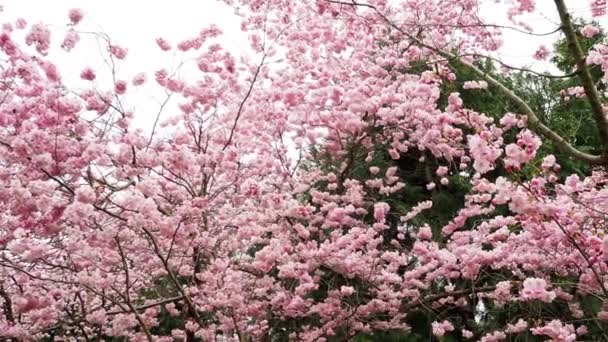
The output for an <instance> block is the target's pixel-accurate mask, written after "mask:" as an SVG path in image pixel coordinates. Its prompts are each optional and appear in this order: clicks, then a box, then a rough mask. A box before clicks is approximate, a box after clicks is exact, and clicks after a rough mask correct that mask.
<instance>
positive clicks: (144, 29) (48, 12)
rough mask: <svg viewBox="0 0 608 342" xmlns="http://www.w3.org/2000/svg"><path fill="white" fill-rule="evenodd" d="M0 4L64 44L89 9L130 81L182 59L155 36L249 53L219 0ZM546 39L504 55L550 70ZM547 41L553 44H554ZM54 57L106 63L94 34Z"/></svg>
mask: <svg viewBox="0 0 608 342" xmlns="http://www.w3.org/2000/svg"><path fill="white" fill-rule="evenodd" d="M294 1H297V0H294ZM488 3H489V5H487V6H485V7H484V8H483V10H482V16H485V17H488V18H491V19H492V21H499V22H502V23H504V24H509V23H508V22H507V21H506V18H505V17H504V15H503V13H505V11H504V8H502V7H497V5H495V4H492V3H493V1H488ZM536 3H537V7H538V8H539V13H538V14H535V15H533V16H528V17H526V21H527V22H529V24H530V25H531V26H533V27H538V30H537V32H546V31H551V30H553V29H555V28H556V27H557V26H558V25H557V13H556V11H555V7H554V3H553V0H536ZM0 4H2V5H3V6H4V12H3V13H2V14H1V15H2V16H3V18H4V20H3V21H8V20H11V21H12V20H14V19H15V18H18V17H24V18H25V19H27V20H28V23H35V22H44V23H47V24H50V25H52V27H53V29H54V33H55V34H56V36H55V37H54V39H55V45H58V44H60V43H59V42H60V41H61V39H62V33H61V32H62V31H63V32H65V30H66V24H67V22H68V20H67V11H68V10H69V9H70V8H76V7H77V8H81V9H82V10H83V11H84V12H85V19H84V20H83V22H82V25H79V29H81V30H90V31H94V32H100V31H103V32H105V33H107V34H108V35H109V36H110V37H112V39H113V41H114V42H115V43H117V44H119V45H122V46H125V47H128V48H129V52H130V53H129V56H128V59H127V62H125V64H124V65H125V67H123V69H124V70H119V76H120V78H124V79H128V80H129V79H130V77H132V76H133V74H135V73H137V72H147V73H148V74H149V75H150V74H151V73H153V72H154V71H155V70H158V69H160V68H161V67H171V66H173V67H175V66H176V65H177V64H178V63H179V62H180V61H181V60H176V59H175V57H174V56H173V53H172V52H169V53H166V52H161V51H160V49H159V48H158V47H157V46H156V44H155V42H154V39H155V38H157V37H163V38H166V39H167V40H169V41H171V42H173V43H175V42H179V41H181V40H183V39H186V38H190V37H192V36H195V35H196V34H197V33H198V32H199V31H200V29H201V28H203V27H205V26H208V25H209V24H212V23H215V24H217V25H218V26H219V27H220V28H221V29H222V30H223V31H224V35H223V36H222V39H221V42H222V44H223V45H224V46H225V47H226V48H228V49H230V50H231V51H232V52H233V53H235V54H236V55H242V54H245V53H246V51H247V46H248V44H247V39H246V37H245V35H244V33H243V32H242V31H241V30H240V20H239V18H238V17H236V15H234V13H233V11H232V9H230V8H229V7H228V6H227V5H225V4H224V3H223V2H221V1H217V0H173V1H160V0H154V1H143V0H0ZM567 4H568V5H569V7H570V9H571V12H572V13H573V14H574V15H575V16H577V15H581V14H583V13H588V11H589V1H587V0H568V1H567ZM600 21H602V20H600ZM604 21H605V20H604ZM553 37H557V36H555V35H554V36H553ZM543 40H544V41H546V40H547V38H546V37H544V38H534V37H530V36H525V35H521V34H518V33H515V32H507V33H506V35H505V42H504V43H505V45H504V48H503V49H502V50H501V53H500V56H501V58H503V59H504V60H505V61H507V62H508V63H509V64H512V65H518V66H523V65H533V66H534V67H535V68H537V69H546V68H547V66H546V65H543V64H542V63H539V62H536V61H534V60H533V59H532V58H531V56H532V55H533V54H534V51H535V50H536V48H537V47H538V46H539V44H540V43H541V42H542V41H543ZM546 45H547V46H549V47H550V43H549V44H546ZM50 58H51V60H53V61H54V62H55V63H57V64H58V65H59V67H60V69H61V70H62V72H63V74H64V78H66V79H67V80H68V81H76V82H78V74H79V73H80V71H81V70H82V68H84V67H85V66H91V67H93V68H99V67H102V66H103V61H102V60H101V59H100V53H99V50H98V47H97V42H96V40H95V39H93V38H92V37H84V36H83V38H82V42H81V43H80V44H79V45H78V46H77V48H76V50H75V51H74V52H73V53H70V54H67V53H65V52H63V51H61V50H60V49H54V50H52V51H51V56H50ZM127 67H128V70H127ZM149 78H150V77H149ZM102 80H103V79H102ZM70 84H71V83H70ZM145 89H146V88H145V87H144V88H142V89H140V90H139V91H138V92H139V93H137V94H131V96H130V97H129V100H130V101H132V103H131V105H132V107H131V109H133V110H135V111H136V112H137V115H138V117H139V118H140V119H143V120H144V122H148V121H149V120H148V119H146V118H145V116H148V117H149V118H151V117H153V116H154V115H155V114H153V113H154V112H155V110H156V108H157V107H158V104H157V103H158V100H159V99H158V98H156V99H154V97H156V96H157V94H154V95H152V94H150V93H147V92H146V90H145ZM138 96H140V97H138ZM144 126H145V124H144Z"/></svg>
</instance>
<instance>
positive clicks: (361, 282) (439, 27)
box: [0, 0, 608, 341]
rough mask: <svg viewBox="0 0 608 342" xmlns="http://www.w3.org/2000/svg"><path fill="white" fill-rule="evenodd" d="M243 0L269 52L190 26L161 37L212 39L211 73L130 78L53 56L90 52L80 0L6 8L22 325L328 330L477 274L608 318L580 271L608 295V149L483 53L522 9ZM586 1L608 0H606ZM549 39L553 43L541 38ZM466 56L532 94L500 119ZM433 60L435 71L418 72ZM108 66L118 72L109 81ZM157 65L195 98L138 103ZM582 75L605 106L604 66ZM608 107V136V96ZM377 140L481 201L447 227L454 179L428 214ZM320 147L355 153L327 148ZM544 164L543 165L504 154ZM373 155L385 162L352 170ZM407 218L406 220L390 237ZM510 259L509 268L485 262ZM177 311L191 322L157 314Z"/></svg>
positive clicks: (352, 328) (254, 42)
mask: <svg viewBox="0 0 608 342" xmlns="http://www.w3.org/2000/svg"><path fill="white" fill-rule="evenodd" d="M226 2H227V3H228V4H230V5H232V6H235V8H238V12H239V13H240V15H241V16H242V19H243V21H242V28H243V30H244V31H245V32H247V34H248V35H249V38H250V43H251V47H252V49H253V51H255V56H254V57H253V58H251V59H248V60H240V59H238V58H236V57H234V56H233V55H232V54H231V53H230V51H227V50H226V49H225V48H224V47H223V46H222V36H221V32H220V30H219V29H218V28H217V27H206V28H203V29H202V30H201V31H200V33H198V34H195V35H193V36H192V37H185V40H183V41H181V42H170V41H167V40H165V39H162V38H159V39H157V40H156V44H158V47H159V48H160V49H161V50H163V51H169V50H172V51H177V53H178V55H179V54H181V53H185V52H186V51H189V52H192V51H196V56H197V58H196V59H195V61H193V62H192V61H191V63H195V65H196V67H197V73H196V74H189V75H188V76H187V77H183V78H179V77H177V76H176V73H174V72H173V70H167V69H163V68H162V66H159V70H158V71H157V72H156V73H155V74H153V75H145V74H137V76H136V77H135V78H134V79H122V78H121V77H122V76H121V74H120V73H118V72H117V71H116V70H115V69H112V70H109V71H108V70H93V69H89V68H87V69H85V70H82V72H81V73H80V77H81V78H82V79H83V80H86V81H91V82H89V83H90V84H88V83H87V84H88V85H87V87H86V88H84V89H80V90H74V89H73V88H71V87H70V85H69V84H65V83H64V82H63V81H62V78H61V75H60V73H59V71H58V68H57V67H56V66H55V65H54V64H53V62H52V61H50V60H48V59H47V58H46V57H45V56H46V54H47V52H48V51H49V49H50V48H52V47H55V46H56V47H62V48H63V49H65V50H68V51H69V50H73V52H72V53H78V49H77V47H78V42H79V41H80V38H81V37H80V36H81V35H82V34H83V33H82V32H80V31H79V29H78V25H80V23H81V21H86V20H87V18H86V16H85V17H84V18H83V13H82V11H80V10H77V9H74V10H71V11H69V16H68V17H66V21H67V22H69V23H70V24H69V26H68V29H67V30H66V31H65V32H64V34H65V36H64V37H61V36H60V37H55V36H54V35H55V31H53V32H51V29H50V28H49V27H47V26H46V25H44V24H33V25H28V24H26V23H25V22H24V21H23V20H20V21H18V22H17V23H7V24H5V25H4V26H3V28H2V32H1V33H0V51H1V59H2V64H1V69H0V98H1V99H2V101H1V104H0V187H1V191H0V279H1V280H0V307H2V308H3V311H2V314H0V337H1V338H17V339H24V340H34V339H36V338H39V337H43V336H48V334H50V333H51V332H52V331H54V330H53V329H56V327H58V326H59V327H70V329H72V330H71V331H66V330H61V331H63V332H62V333H63V334H72V336H80V337H83V336H90V337H93V336H98V335H99V336H101V335H105V336H115V337H127V338H129V339H130V340H133V341H145V340H150V341H151V340H154V341H172V340H174V339H179V338H184V339H186V338H187V336H190V335H194V336H197V337H199V338H201V339H202V340H204V341H212V340H214V339H215V338H216V337H217V336H218V334H220V333H221V334H224V335H227V336H234V337H235V338H237V339H239V340H241V341H246V340H247V339H248V338H250V339H253V340H264V338H266V336H268V335H269V334H270V333H271V332H273V331H274V332H276V330H277V329H278V328H277V327H278V325H277V321H281V322H289V321H290V320H294V321H297V322H307V323H299V324H298V326H296V327H294V328H293V331H291V332H290V335H289V338H290V339H292V340H302V341H323V340H327V339H331V338H332V337H333V336H335V335H336V334H337V333H338V331H340V332H341V333H342V334H344V335H342V336H343V338H351V337H353V336H355V335H357V334H359V333H368V332H373V331H382V330H387V331H388V330H397V331H402V332H404V333H406V332H407V331H408V329H410V327H409V326H408V324H406V319H407V317H408V313H410V312H411V311H412V310H415V309H419V308H421V307H426V306H429V307H432V308H436V309H440V308H442V307H459V306H465V305H467V303H468V301H470V300H471V298H472V296H473V295H475V296H476V297H479V298H484V299H485V300H487V301H489V302H492V303H493V305H497V306H500V305H504V304H505V303H513V302H522V303H527V302H535V303H538V305H549V304H551V303H557V302H559V303H564V304H565V305H566V307H567V308H569V310H570V311H571V315H574V316H575V317H577V315H578V317H580V318H583V317H585V318H587V319H588V320H591V321H593V320H596V321H602V320H608V307H602V308H600V309H599V312H597V313H593V315H591V316H590V315H589V313H587V312H585V313H584V312H582V311H581V310H580V309H579V303H578V298H579V294H584V295H592V296H596V297H598V298H601V299H602V301H603V303H607V302H606V300H608V292H607V286H608V237H606V213H608V187H607V182H608V178H607V177H606V174H605V168H604V165H606V163H607V162H606V161H607V159H606V156H607V155H606V154H601V155H598V156H595V155H590V154H588V153H586V152H582V151H580V150H578V149H577V148H576V147H575V146H572V145H570V144H569V143H568V142H566V141H565V140H564V139H561V138H560V137H559V136H557V135H556V134H555V133H554V132H553V131H551V129H550V128H548V127H546V126H544V125H543V124H541V123H539V120H538V118H537V117H536V115H535V113H534V112H533V111H532V110H531V109H530V108H529V107H526V104H525V103H523V104H521V103H517V101H518V99H519V98H518V97H517V95H515V94H514V93H513V92H511V91H510V90H509V89H507V88H505V87H504V86H503V85H501V84H500V82H498V81H497V80H496V79H494V78H492V77H491V76H488V75H485V74H483V73H482V72H481V71H480V70H479V69H476V66H475V65H476V64H475V62H476V61H479V60H481V59H482V58H483V57H482V56H486V55H490V54H491V53H492V52H493V51H496V50H497V49H499V48H500V46H501V40H502V38H501V36H502V33H503V31H504V30H506V29H507V28H505V27H504V26H499V25H494V24H493V23H492V22H489V21H488V20H486V19H484V18H481V17H480V15H479V11H480V6H481V5H482V3H484V2H485V1H482V0H424V1H422V0H400V1H391V2H389V1H384V0H367V1H366V2H365V3H364V2H363V1H361V2H359V1H356V2H355V1H350V0H343V1H332V0H301V1H291V0H241V1H232V0H226ZM490 2H496V1H494V0H492V1H490ZM555 2H556V4H558V6H557V7H558V8H559V4H560V3H562V2H561V1H559V0H556V1H555ZM508 3H511V5H509V6H512V7H510V9H509V12H508V13H506V15H507V16H508V17H509V18H510V19H511V20H512V21H513V25H514V27H517V28H518V29H520V30H524V31H525V30H528V28H527V27H523V28H522V26H521V23H519V20H520V19H519V17H520V16H521V15H523V14H525V13H531V12H534V11H535V4H534V1H533V0H517V1H514V2H512V1H511V2H508ZM587 3H588V5H589V9H590V10H591V12H592V14H593V15H595V16H601V15H604V14H605V11H606V2H605V1H588V2H587ZM562 4H563V3H562ZM564 25H565V24H564ZM565 27H567V25H566V26H565ZM19 30H25V40H24V41H21V40H18V39H17V38H15V37H16V34H15V33H16V32H18V31H19ZM599 30H600V28H598V27H596V26H594V25H590V26H585V27H584V28H582V29H581V34H582V35H583V36H587V37H592V36H594V35H596V34H598V32H600V31H599ZM564 33H565V34H566V36H568V34H569V33H568V32H567V30H566V29H565V30H564ZM100 37H102V38H100V39H101V43H102V44H105V46H106V48H107V51H106V52H107V56H106V57H107V58H108V59H109V60H111V61H112V65H121V66H124V67H129V53H136V52H135V51H130V50H128V47H123V46H120V45H117V44H116V43H115V41H114V40H112V41H111V42H110V40H109V39H107V40H106V38H107V37H106V38H104V36H100ZM119 38H120V37H113V39H119ZM117 41H119V40H117ZM151 44H154V41H152V42H151ZM548 53H550V51H549V50H548V49H547V48H546V47H541V48H539V50H538V51H537V52H536V54H535V53H534V51H532V52H530V57H531V58H532V56H533V55H534V56H535V57H537V58H539V59H543V58H545V57H546V55H547V54H548ZM607 56H608V47H606V46H605V45H602V44H600V43H598V44H596V45H595V46H594V47H593V48H592V49H591V50H590V51H589V53H588V54H587V55H586V56H585V57H586V62H585V60H582V62H581V63H582V64H581V66H579V69H580V70H584V69H583V66H584V65H599V66H601V69H602V71H606V70H608V57H607ZM455 60H456V61H458V63H460V64H459V65H461V66H463V67H465V68H469V69H470V70H471V71H472V72H473V73H475V72H478V71H479V75H478V77H477V80H474V81H469V82H467V83H466V84H465V86H464V91H467V92H483V91H487V90H488V89H489V88H494V89H499V90H500V91H503V92H504V94H505V96H507V97H508V98H510V99H512V100H513V101H514V102H515V103H517V104H518V105H519V108H520V111H519V112H517V113H503V114H504V115H503V116H502V118H501V119H499V120H497V119H494V118H492V117H490V116H488V115H486V114H485V113H479V112H476V111H474V110H471V109H469V108H466V105H465V103H464V101H463V100H462V97H461V95H460V94H458V93H456V92H454V93H450V94H445V91H444V89H445V88H443V86H444V85H445V84H449V83H450V82H453V81H454V80H456V79H458V77H459V75H457V73H456V71H455V68H454V67H453V64H451V62H453V61H455ZM416 63H423V64H431V65H433V66H434V67H433V68H432V70H433V71H424V72H421V73H409V72H404V71H403V70H407V68H408V67H409V66H411V65H414V64H416ZM132 67H133V68H134V67H136V66H132ZM103 73H106V74H107V73H111V75H112V78H111V79H112V82H111V83H109V84H105V83H103V82H101V83H97V82H92V81H94V80H95V79H96V77H97V76H98V75H101V74H103ZM581 73H582V71H581ZM144 82H154V84H155V85H156V86H158V87H160V88H162V89H164V90H165V91H166V93H167V96H168V97H174V98H177V99H179V100H178V103H179V106H178V107H176V108H170V109H168V108H161V111H160V112H162V113H163V116H162V118H160V120H159V119H157V122H156V123H155V124H154V130H153V131H152V132H144V131H142V130H138V129H135V128H133V125H132V121H133V120H134V119H133V118H134V116H136V115H137V114H138V113H130V112H128V111H127V110H125V107H124V106H123V101H124V100H125V99H127V98H128V97H129V95H130V92H131V91H132V89H135V88H136V87H137V86H139V85H142V84H143V83H144ZM501 87H503V88H504V89H503V88H501ZM567 91H569V94H570V96H579V97H585V98H588V99H589V103H590V104H591V106H592V108H596V107H597V106H596V103H595V102H594V101H596V100H597V99H598V97H597V96H594V93H593V92H594V91H595V93H597V89H596V88H594V87H593V85H588V84H587V83H585V86H581V87H580V88H578V89H568V90H567ZM595 95H597V94H595ZM442 96H444V97H445V98H447V101H443V102H445V103H443V102H442V100H441V99H442ZM519 100H521V99H519ZM597 105H599V106H600V107H597V108H600V111H601V110H602V107H601V105H602V104H601V103H599V102H598V104H597ZM594 106H595V107H594ZM163 109H164V111H163ZM160 112H159V113H160ZM159 116H160V114H159ZM602 117H603V118H602ZM595 118H596V120H597V123H598V127H599V128H598V132H599V134H600V137H601V138H602V139H606V138H608V135H606V134H605V132H608V126H607V125H606V117H605V115H603V114H601V115H597V116H596V117H595ZM602 125H603V126H602ZM513 137H514V138H513ZM560 139H561V141H560ZM546 141H550V142H551V143H553V144H555V145H557V146H558V147H559V148H560V149H562V150H563V151H565V153H566V154H567V155H569V156H571V157H572V158H576V159H578V160H582V161H584V162H587V163H589V164H592V165H597V168H596V169H595V171H594V172H593V173H592V174H589V175H587V176H586V177H585V176H578V175H569V176H567V177H560V175H559V171H560V164H559V163H560V162H561V161H560V160H557V159H556V158H555V157H554V156H553V155H549V156H546V157H544V158H542V160H539V158H538V156H537V153H538V150H539V148H541V146H542V144H543V143H544V142H546ZM602 141H603V142H604V143H607V144H606V145H605V146H604V147H603V148H604V150H606V151H608V141H607V140H602ZM377 146H382V149H383V152H386V153H387V154H388V156H390V159H392V160H395V161H396V160H400V159H401V158H403V157H404V156H407V155H410V154H412V155H414V154H415V155H426V156H427V158H433V159H435V160H437V161H438V164H437V166H436V168H435V169H433V170H430V177H431V181H429V183H428V184H427V185H426V189H427V190H428V191H429V192H430V191H433V189H434V188H436V187H438V186H447V185H448V183H449V182H450V180H449V177H450V176H454V175H459V174H460V175H461V176H462V178H463V179H465V180H466V182H467V184H468V185H469V186H470V191H469V192H468V194H467V195H466V197H465V199H464V205H463V206H462V208H460V210H459V211H458V212H457V214H456V215H455V216H454V217H453V218H452V219H451V221H450V222H449V223H448V224H446V225H445V226H443V227H441V231H432V230H431V228H430V227H429V225H426V224H418V223H417V221H416V217H417V216H418V215H419V214H420V213H422V212H424V211H425V210H429V209H430V208H431V207H432V206H433V204H434V203H433V202H432V201H422V202H420V203H418V205H416V206H414V207H413V208H412V209H410V210H409V211H408V212H406V213H403V212H402V213H398V211H397V210H396V208H395V207H394V206H391V204H390V202H389V201H388V198H389V197H391V196H396V195H399V194H401V193H403V192H404V191H405V189H406V188H407V187H408V184H407V183H406V182H405V181H404V180H403V179H401V177H400V176H399V173H398V172H397V167H395V166H393V167H388V168H384V167H382V166H381V165H376V164H375V160H376V159H375V157H376V154H378V153H379V152H378V150H377V148H376V147H377ZM311 147H317V148H323V149H324V150H326V151H327V153H328V154H329V156H330V157H331V159H332V161H333V164H334V165H337V168H336V169H333V170H327V169H324V168H320V167H317V168H315V167H305V164H306V163H305V162H304V161H305V160H307V159H309V158H310V156H309V155H308V152H307V151H308V150H309V149H310V148H311ZM355 148H357V151H364V154H363V156H360V155H355V152H354V151H355V150H354V149H355ZM357 153H360V152H357ZM357 158H358V159H357ZM423 158H424V157H423ZM529 164H534V165H536V169H535V170H536V173H535V174H534V176H533V177H531V178H530V179H529V180H520V179H518V178H517V177H503V176H501V177H494V176H492V172H493V171H494V170H495V169H496V168H498V167H500V168H504V169H506V170H508V171H517V170H520V169H521V168H523V167H524V166H526V165H529ZM355 167H356V168H358V169H360V170H366V172H367V173H366V174H367V176H366V179H360V178H356V177H354V176H353V173H352V170H353V169H354V168H355ZM383 198H386V200H383ZM498 207H501V208H506V209H505V210H503V211H500V212H499V211H498V210H497V208H498ZM471 222H475V224H474V225H473V228H466V229H464V227H465V226H466V227H469V226H470V225H471ZM389 231H396V232H397V233H396V234H395V236H394V237H391V238H390V239H387V238H386V236H387V232H389ZM406 240H407V241H412V242H411V245H407V244H406V243H405V241H406ZM488 272H495V274H500V277H501V278H495V279H494V280H493V281H490V282H486V281H485V280H484V279H486V278H485V277H486V274H487V273H488ZM328 274H332V275H334V276H335V277H337V276H339V277H340V279H341V282H328V281H327V277H326V276H327V275H328ZM497 277H498V276H497ZM556 277H561V278H566V277H567V278H569V279H571V283H570V284H564V283H560V282H555V281H554V279H556ZM336 284H339V285H336ZM456 284H478V285H477V286H476V287H471V286H465V287H458V286H456ZM320 289H324V291H326V295H324V296H322V297H321V298H319V297H318V296H315V293H317V292H318V291H319V290H320ZM605 305H608V304H605ZM577 310H578V311H577ZM161 311H162V312H168V314H169V315H171V316H175V317H178V316H180V317H185V318H186V321H187V323H186V324H185V326H183V327H180V328H175V329H173V330H172V331H171V333H170V334H168V335H162V336H161V335H160V334H156V333H155V332H154V331H155V330H154V328H155V327H156V326H158V324H159V318H158V317H159V315H160V314H161ZM586 324H590V323H589V322H587V321H585V320H583V319H581V320H580V322H572V321H571V320H566V319H563V320H559V319H555V320H543V319H539V320H536V321H527V320H519V321H514V322H512V323H510V324H509V325H507V326H504V327H499V328H498V329H493V330H491V331H484V332H483V334H480V333H479V332H472V331H469V330H468V329H465V328H462V327H461V326H459V325H458V324H456V323H455V322H452V321H451V318H450V317H445V318H442V319H441V320H437V321H435V322H433V323H432V332H430V333H432V334H434V335H435V336H437V337H441V336H444V335H446V334H449V333H452V332H453V331H455V329H461V330H462V331H461V332H459V334H461V335H459V336H463V337H466V338H468V337H470V338H473V337H475V338H476V339H480V340H482V341H499V340H503V339H505V338H506V336H508V335H509V334H515V333H519V332H522V331H529V332H530V333H531V334H533V335H538V336H543V338H550V339H553V340H555V341H575V340H577V339H579V338H581V339H582V338H583V337H581V336H583V335H584V333H585V331H586ZM87 338H88V337H87ZM188 338H190V337H188Z"/></svg>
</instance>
